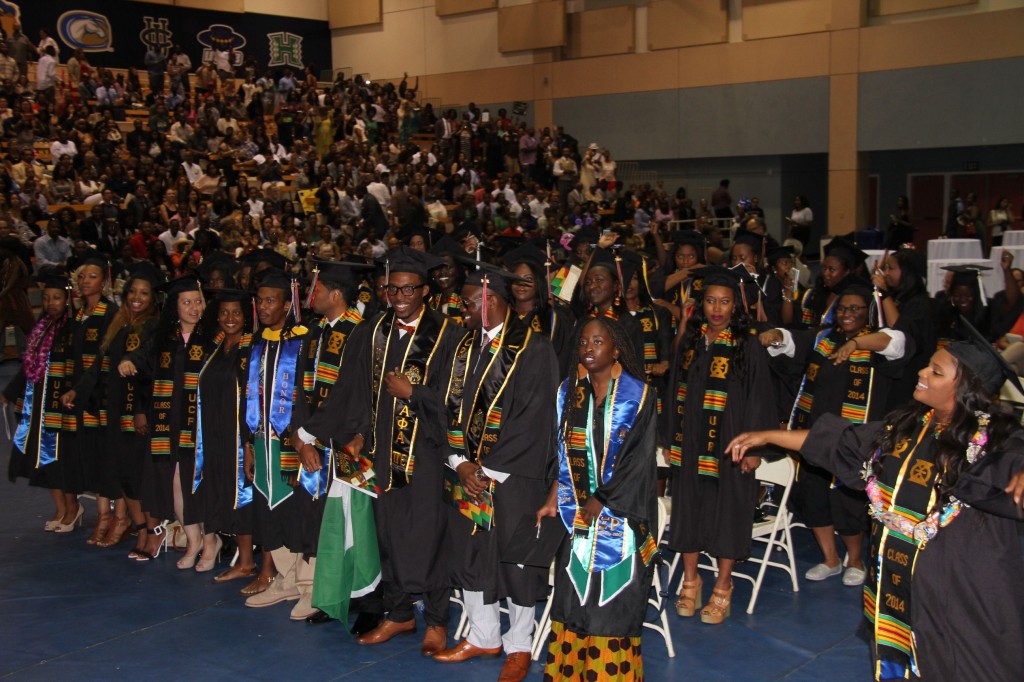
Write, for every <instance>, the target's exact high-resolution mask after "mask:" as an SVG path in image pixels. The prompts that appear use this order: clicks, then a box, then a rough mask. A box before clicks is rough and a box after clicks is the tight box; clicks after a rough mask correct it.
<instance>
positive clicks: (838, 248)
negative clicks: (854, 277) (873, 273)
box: [825, 235, 868, 270]
mask: <svg viewBox="0 0 1024 682" xmlns="http://www.w3.org/2000/svg"><path fill="white" fill-rule="evenodd" d="M825 256H826V257H828V256H835V257H836V258H838V259H840V260H843V261H845V262H847V263H849V264H850V269H851V270H856V269H857V268H858V267H860V266H861V264H863V263H864V261H866V260H867V259H868V254H866V253H864V252H863V251H861V250H860V249H859V248H857V245H856V244H855V243H854V242H853V239H852V237H851V236H849V235H843V236H841V237H835V238H833V239H832V241H830V242H829V243H828V244H826V245H825Z"/></svg>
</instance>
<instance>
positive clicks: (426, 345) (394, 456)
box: [370, 306, 452, 492]
mask: <svg viewBox="0 0 1024 682" xmlns="http://www.w3.org/2000/svg"><path fill="white" fill-rule="evenodd" d="M395 319H396V318H395V314H394V313H393V312H392V313H388V314H387V315H382V316H381V318H380V319H379V320H377V326H376V327H375V328H374V330H373V374H372V375H371V382H372V383H371V386H372V390H373V396H374V398H373V406H372V413H371V420H370V423H371V426H372V428H371V431H370V432H371V433H373V434H376V433H377V413H378V411H379V410H380V405H381V401H382V400H390V401H391V414H392V415H393V418H392V423H391V425H390V426H391V429H390V433H391V437H390V438H389V439H388V441H387V442H386V443H378V442H376V440H374V443H373V447H372V448H371V449H370V452H371V453H372V455H373V459H374V461H378V462H379V461H380V460H379V459H378V458H377V452H378V448H387V449H388V450H386V452H390V453H391V454H390V458H389V460H390V462H391V466H390V467H388V484H387V486H385V488H384V491H385V492H387V491H388V490H391V489H392V488H393V487H394V488H400V487H402V486H405V485H406V484H408V483H409V481H410V480H411V479H412V476H413V472H414V470H415V468H416V453H415V446H416V433H417V430H418V428H417V427H418V425H419V418H418V417H416V416H415V415H414V414H413V412H412V410H411V409H410V408H409V403H408V401H406V400H399V399H398V398H393V397H391V396H389V395H387V393H386V392H385V391H384V381H383V378H384V374H385V373H387V372H389V371H391V370H393V369H394V368H393V367H385V366H384V365H385V363H386V362H387V357H388V351H389V350H390V349H391V344H392V343H395V344H405V354H404V355H403V357H402V363H401V370H402V373H403V374H405V376H406V377H408V378H409V383H411V384H412V385H413V386H416V385H418V384H425V383H427V374H428V372H429V370H430V361H431V360H432V359H433V357H434V352H435V351H436V350H437V341H438V339H440V338H441V336H442V334H443V332H444V330H445V328H446V327H447V326H448V325H449V324H452V321H451V319H449V318H447V317H444V316H440V317H438V316H435V315H432V314H428V313H427V308H426V306H424V307H423V309H422V310H420V317H419V322H418V323H417V324H416V330H415V331H413V332H410V333H407V334H406V337H411V338H399V335H400V333H399V331H398V329H396V328H395Z"/></svg>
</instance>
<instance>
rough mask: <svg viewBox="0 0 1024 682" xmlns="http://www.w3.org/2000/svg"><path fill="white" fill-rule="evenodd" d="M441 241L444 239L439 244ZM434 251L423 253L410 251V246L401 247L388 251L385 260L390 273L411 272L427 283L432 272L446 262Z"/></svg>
mask: <svg viewBox="0 0 1024 682" xmlns="http://www.w3.org/2000/svg"><path fill="white" fill-rule="evenodd" d="M441 241H443V239H442V240H439V241H438V244H440V243H441ZM436 248H437V244H435V245H434V249H436ZM434 249H431V250H430V251H429V252H427V253H423V252H422V251H417V250H416V249H410V248H409V247H408V246H399V247H396V248H394V249H391V250H390V251H388V252H387V254H386V255H385V257H384V258H385V261H386V262H387V265H388V269H389V271H390V272H411V273H413V274H416V275H419V276H420V277H421V278H422V279H423V281H424V282H426V281H427V280H428V279H429V277H430V271H431V270H433V269H434V268H438V267H441V266H442V265H444V261H443V260H441V259H440V258H439V257H438V256H437V255H436V254H434V253H433V251H434Z"/></svg>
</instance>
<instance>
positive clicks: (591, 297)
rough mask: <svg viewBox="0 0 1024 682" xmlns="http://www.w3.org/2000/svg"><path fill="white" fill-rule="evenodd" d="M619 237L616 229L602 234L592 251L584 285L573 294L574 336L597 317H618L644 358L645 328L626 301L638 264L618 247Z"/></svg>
mask: <svg viewBox="0 0 1024 682" xmlns="http://www.w3.org/2000/svg"><path fill="white" fill-rule="evenodd" d="M617 238H618V235H617V234H616V233H614V232H607V233H605V234H603V235H601V238H600V240H599V242H598V247H597V248H596V249H594V251H593V252H592V253H591V254H590V259H589V261H588V264H587V266H586V267H585V268H584V269H583V275H582V277H581V278H580V280H581V283H582V285H581V286H577V287H576V291H575V292H574V295H573V301H574V304H573V310H574V311H575V313H576V328H575V329H574V330H573V336H574V337H575V338H578V337H579V331H580V328H581V327H582V326H583V324H584V323H585V322H586V321H587V320H588V319H591V318H593V317H598V316H603V317H607V318H610V319H613V320H618V321H619V323H620V324H621V325H622V328H623V329H624V330H625V332H626V337H627V338H628V339H629V340H630V342H631V343H632V344H633V352H634V353H635V354H636V356H637V357H643V354H644V333H643V327H641V326H640V322H639V321H638V320H637V319H636V318H635V317H633V316H632V315H629V314H628V310H627V308H626V300H625V299H626V286H627V285H628V283H629V281H630V280H631V279H632V277H633V272H634V270H635V267H636V266H635V264H634V263H631V262H629V261H627V260H626V259H625V258H624V257H623V256H622V254H621V253H620V247H618V246H615V240H616V239H617ZM605 245H607V246H605Z"/></svg>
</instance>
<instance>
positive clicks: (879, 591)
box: [864, 412, 940, 679]
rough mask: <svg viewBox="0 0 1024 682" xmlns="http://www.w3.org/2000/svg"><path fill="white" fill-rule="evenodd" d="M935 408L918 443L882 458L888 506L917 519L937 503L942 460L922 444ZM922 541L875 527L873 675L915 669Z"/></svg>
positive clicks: (869, 597)
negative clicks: (914, 603)
mask: <svg viewBox="0 0 1024 682" xmlns="http://www.w3.org/2000/svg"><path fill="white" fill-rule="evenodd" d="M934 433H935V430H934V428H933V427H932V413H931V412H929V413H928V414H926V415H925V416H924V417H923V419H922V424H921V430H920V431H919V432H918V434H917V437H916V439H915V441H914V442H911V441H910V440H907V439H903V440H901V441H899V442H898V443H897V444H896V447H895V448H894V449H893V451H892V452H891V453H889V454H888V455H886V456H885V457H884V458H883V459H882V470H881V472H880V473H879V475H878V478H877V479H876V480H877V483H878V489H879V491H880V493H881V497H882V504H883V508H884V510H885V511H887V512H888V511H891V512H895V513H897V514H899V515H900V516H903V517H905V518H907V519H908V520H910V521H911V522H913V523H919V522H920V521H923V520H924V518H925V517H926V516H927V515H928V511H929V510H931V509H932V508H933V507H934V506H935V501H936V489H935V483H936V479H937V477H938V476H939V474H940V472H939V465H938V464H937V463H936V462H935V455H934V452H935V449H934V448H932V447H928V445H930V441H929V442H928V443H924V445H922V443H923V441H925V439H932V440H934V436H933V434H934ZM919 549H920V546H919V544H918V541H917V540H915V539H914V538H913V537H909V536H907V535H903V534H902V533H899V532H897V531H894V530H892V529H890V528H889V527H887V526H885V525H883V524H881V523H877V522H876V523H873V524H872V527H871V554H870V556H871V557H876V559H873V560H872V561H869V562H867V565H868V579H867V581H866V582H865V583H864V615H865V616H866V617H867V619H868V622H869V623H871V625H872V626H873V628H874V633H875V641H874V646H875V679H891V678H896V679H903V678H909V677H910V671H913V672H914V673H915V674H917V671H918V666H917V651H916V650H915V646H914V637H913V623H912V622H911V613H912V611H911V604H910V598H911V594H912V590H911V584H912V582H913V574H914V566H915V564H916V562H917V552H918V550H919Z"/></svg>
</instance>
